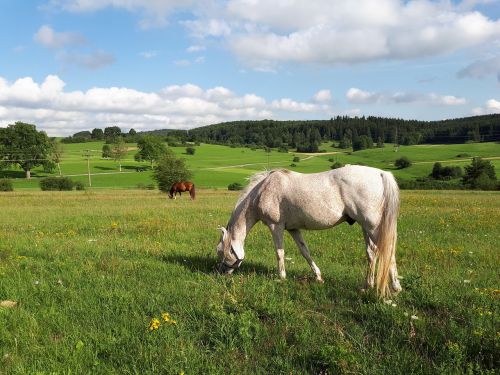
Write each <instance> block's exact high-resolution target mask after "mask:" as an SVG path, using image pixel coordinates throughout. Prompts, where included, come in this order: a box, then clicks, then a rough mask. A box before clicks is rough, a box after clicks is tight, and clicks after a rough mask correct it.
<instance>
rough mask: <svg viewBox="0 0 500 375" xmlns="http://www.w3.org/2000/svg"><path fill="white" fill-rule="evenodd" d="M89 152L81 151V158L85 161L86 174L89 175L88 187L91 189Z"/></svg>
mask: <svg viewBox="0 0 500 375" xmlns="http://www.w3.org/2000/svg"><path fill="white" fill-rule="evenodd" d="M90 151H91V150H83V157H84V158H86V159H87V173H88V175H89V187H92V180H91V179H90V156H91V155H92V154H91V152H90Z"/></svg>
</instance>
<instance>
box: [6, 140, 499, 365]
mask: <svg viewBox="0 0 500 375" xmlns="http://www.w3.org/2000/svg"><path fill="white" fill-rule="evenodd" d="M202 150H206V151H207V155H208V153H209V152H210V155H212V157H213V158H214V159H216V151H217V150H219V148H217V147H215V146H214V148H213V149H212V148H210V147H208V146H207V147H206V148H204V147H202V148H200V149H199V150H198V151H199V153H200V154H203V151H202ZM240 152H241V151H240ZM454 152H455V151H454ZM245 153H248V154H252V153H253V152H252V151H248V150H245ZM455 153H456V152H455ZM255 155H258V154H255ZM273 156H274V155H273ZM279 156H280V157H281V155H279ZM444 156H446V155H444ZM277 157H278V154H276V158H277ZM263 158H264V160H265V155H263ZM288 158H289V156H288ZM443 159H444V157H443ZM255 160H262V159H258V157H257V156H255ZM222 162H223V161H221V163H222ZM235 162H236V163H238V162H239V161H236V160H235ZM207 163H208V161H207ZM301 163H302V162H301ZM325 164H327V165H328V163H326V162H325ZM199 168H201V166H199ZM241 169H242V170H248V171H250V169H247V168H243V167H242V168H241ZM311 169H313V168H311ZM221 173H223V172H221ZM242 175H243V173H242ZM214 181H215V180H214ZM237 196H238V194H237V193H235V192H228V191H226V190H222V189H219V190H214V189H200V190H199V191H198V197H197V199H196V200H195V201H191V200H189V199H188V198H187V197H184V196H183V197H182V199H177V200H168V199H166V197H165V196H164V195H162V194H160V193H158V191H148V190H137V189H130V190H102V189H99V190H97V189H96V190H87V191H72V192H41V191H31V190H19V191H14V192H12V193H2V194H0V207H2V209H1V210H0V222H1V223H2V224H1V225H0V301H12V302H15V303H17V305H16V306H14V307H0V374H33V373H37V374H45V373H47V374H49V373H50V374H70V373H73V374H75V373H76V374H82V373H94V374H109V373H116V374H129V373H134V374H209V373H210V374H279V373H283V374H291V373H293V374H338V373H346V374H349V373H356V374H358V373H361V374H388V373H391V374H413V373H425V374H432V373H435V374H441V373H446V374H462V373H471V374H472V373H490V374H494V373H497V371H498V369H499V367H500V361H499V358H500V357H499V356H498V353H499V351H500V332H499V329H498V327H499V324H500V309H499V307H500V300H499V298H500V291H499V289H500V285H499V279H498V265H499V264H500V263H499V262H500V259H499V252H498V249H499V248H500V236H499V232H498V223H499V222H500V195H499V193H498V192H470V191H456V192H453V193H450V192H436V191H422V192H415V191H403V192H402V196H401V200H402V204H401V214H400V218H399V244H398V250H397V260H398V267H399V272H400V276H401V284H402V286H403V291H402V292H401V293H400V294H399V295H398V296H395V297H392V298H391V300H386V301H379V300H378V299H377V297H376V295H375V294H374V293H373V292H368V293H363V292H361V291H360V288H361V287H362V285H363V280H364V272H365V268H366V259H365V254H364V249H363V247H364V242H363V239H362V234H361V231H360V229H359V226H358V225H354V226H349V225H347V224H342V225H340V226H339V227H337V228H334V229H332V230H326V231H311V232H305V238H306V240H307V241H308V243H309V247H310V248H311V253H312V256H313V258H314V259H315V261H316V263H317V264H318V266H319V267H320V268H321V270H322V273H323V276H324V278H325V283H324V284H318V283H316V282H315V281H314V278H313V276H312V273H311V271H310V269H309V267H308V265H307V263H306V262H305V260H304V259H302V257H301V255H300V253H299V251H298V249H297V248H296V247H295V246H294V245H293V244H292V240H291V238H290V237H289V236H286V242H285V249H286V266H287V273H288V278H287V280H286V281H279V280H278V278H277V273H276V264H275V263H276V262H275V255H274V250H273V245H272V240H271V236H270V233H269V231H268V230H267V229H266V228H265V227H264V226H263V225H261V224H258V225H257V226H256V227H255V228H254V230H253V231H252V232H250V235H249V236H248V238H247V241H246V246H245V249H246V260H245V261H244V262H243V264H242V266H241V268H240V269H239V270H238V271H236V272H235V273H234V275H233V276H230V277H227V276H221V275H218V274H217V273H216V272H215V271H214V267H215V264H216V257H215V246H216V244H217V242H218V239H219V232H218V231H217V229H216V228H217V225H221V224H222V225H223V224H225V223H226V222H227V220H228V218H229V215H230V213H231V211H232V208H233V206H234V204H235V201H236V199H237ZM165 313H167V314H168V315H165Z"/></svg>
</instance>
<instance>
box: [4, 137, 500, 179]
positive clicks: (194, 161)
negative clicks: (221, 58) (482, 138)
mask: <svg viewBox="0 0 500 375" xmlns="http://www.w3.org/2000/svg"><path fill="white" fill-rule="evenodd" d="M102 145H103V143H102V142H91V143H83V144H68V145H64V147H65V154H64V156H63V161H62V163H61V169H62V171H63V174H64V175H69V176H72V178H73V179H74V180H80V181H83V182H85V183H86V184H87V183H88V182H87V181H88V178H87V176H86V173H87V163H86V161H85V159H84V158H83V156H82V155H83V151H84V150H85V149H89V150H92V155H93V156H92V158H91V161H90V171H91V174H92V176H91V178H92V187H93V188H135V187H137V185H138V184H144V185H147V184H152V183H154V181H153V179H152V177H151V171H146V172H137V171H136V167H138V166H148V163H138V162H136V161H135V160H134V154H135V153H136V152H137V151H136V150H135V147H136V145H135V144H129V145H128V146H129V148H130V151H129V154H128V156H127V158H126V159H125V160H124V161H123V162H122V171H123V173H118V163H117V162H115V161H113V160H105V159H102V158H101V157H100V155H101V149H102ZM330 145H331V143H325V144H323V145H322V146H321V148H322V149H324V150H326V151H327V153H326V154H315V155H310V154H300V153H293V152H290V153H280V152H277V151H276V150H273V151H272V152H270V153H266V152H265V151H264V150H261V149H258V150H251V149H248V148H230V147H227V146H218V145H208V144H202V145H201V146H198V147H196V153H195V155H187V154H185V147H173V148H172V150H173V151H174V152H175V153H176V154H178V155H179V156H181V157H183V158H185V159H186V161H187V165H188V166H189V167H190V168H191V170H192V171H193V172H194V178H193V180H194V182H195V183H196V185H197V186H199V187H206V188H209V187H211V188H226V187H227V185H228V184H230V183H232V182H240V183H243V184H244V183H245V179H246V178H247V177H248V176H249V175H251V174H253V173H255V172H257V171H261V170H263V169H266V168H278V167H283V168H290V169H293V170H296V171H299V172H304V173H312V172H320V171H325V170H329V169H330V165H331V164H332V162H331V161H329V160H334V161H340V162H342V163H344V164H349V163H350V164H354V163H361V164H365V165H369V166H374V167H378V168H382V169H386V170H390V171H392V172H393V173H394V174H395V175H396V176H398V177H400V178H403V179H413V178H416V177H422V176H425V175H428V174H429V173H430V172H431V170H432V165H433V163H434V162H436V161H441V162H442V164H443V165H460V166H462V167H463V166H464V165H466V164H468V163H470V159H471V157H472V156H481V157H484V158H489V159H490V160H491V162H492V163H493V164H494V166H495V167H496V169H497V171H499V170H500V168H499V167H500V145H499V144H498V143H471V144H459V145H458V144H457V145H417V146H400V147H399V150H398V151H397V152H395V149H394V147H393V145H389V144H387V145H386V146H385V147H384V148H381V149H378V148H375V149H370V150H363V151H357V152H353V153H348V152H346V151H345V150H340V149H336V148H332V147H331V146H330ZM459 154H468V155H470V157H458V156H457V155H459ZM294 156H298V157H299V158H300V159H301V161H300V162H296V163H295V164H296V166H295V167H291V166H290V165H291V164H292V159H293V158H294ZM402 156H407V157H408V158H409V159H410V160H411V161H412V162H413V163H414V164H413V166H411V167H410V168H407V169H403V170H396V169H395V168H394V161H395V160H396V159H398V158H400V157H402ZM33 172H34V173H33V174H34V176H35V177H43V176H46V175H47V174H45V173H44V172H43V171H42V169H41V168H40V167H38V168H35V170H34V171H33ZM497 173H498V172H497ZM53 174H55V172H54V173H53ZM2 175H3V176H7V177H13V178H15V182H14V184H15V188H38V181H37V179H36V178H34V179H33V180H32V181H26V180H25V179H24V178H23V176H24V174H23V172H22V171H20V170H18V169H12V170H7V171H5V170H4V171H0V176H2Z"/></svg>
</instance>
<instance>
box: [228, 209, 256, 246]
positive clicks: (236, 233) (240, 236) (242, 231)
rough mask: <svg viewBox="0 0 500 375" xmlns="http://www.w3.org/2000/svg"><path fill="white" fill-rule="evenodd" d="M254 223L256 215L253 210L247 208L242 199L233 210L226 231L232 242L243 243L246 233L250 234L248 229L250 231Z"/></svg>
mask: <svg viewBox="0 0 500 375" xmlns="http://www.w3.org/2000/svg"><path fill="white" fill-rule="evenodd" d="M256 223H257V219H256V215H255V214H254V212H253V210H252V209H250V208H249V205H248V202H247V201H246V199H244V200H243V201H242V202H240V204H238V206H237V207H236V208H235V209H234V211H233V214H232V215H231V218H230V219H229V223H228V225H227V227H228V228H227V229H228V231H229V233H231V236H232V238H233V239H234V240H238V241H241V242H244V241H245V238H246V236H247V234H248V232H250V229H252V227H253V226H254V225H255V224H256Z"/></svg>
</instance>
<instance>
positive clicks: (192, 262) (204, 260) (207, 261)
mask: <svg viewBox="0 0 500 375" xmlns="http://www.w3.org/2000/svg"><path fill="white" fill-rule="evenodd" d="M160 259H161V260H162V261H164V262H167V263H172V264H177V265H181V266H183V267H184V268H186V269H188V270H190V271H191V272H202V273H206V274H213V275H215V274H218V272H217V266H218V261H217V257H215V256H213V257H209V256H201V255H174V254H172V255H164V256H162V257H161V258H160ZM237 273H242V274H249V273H255V274H258V275H270V274H272V273H273V269H270V268H268V267H264V266H263V265H262V264H259V263H253V262H251V261H249V262H247V261H244V262H243V263H242V265H241V267H240V268H239V269H237V270H235V271H234V274H237Z"/></svg>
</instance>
